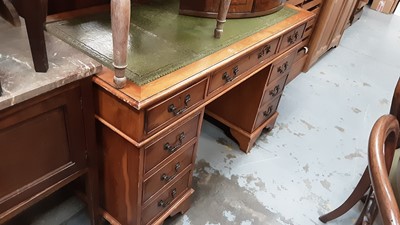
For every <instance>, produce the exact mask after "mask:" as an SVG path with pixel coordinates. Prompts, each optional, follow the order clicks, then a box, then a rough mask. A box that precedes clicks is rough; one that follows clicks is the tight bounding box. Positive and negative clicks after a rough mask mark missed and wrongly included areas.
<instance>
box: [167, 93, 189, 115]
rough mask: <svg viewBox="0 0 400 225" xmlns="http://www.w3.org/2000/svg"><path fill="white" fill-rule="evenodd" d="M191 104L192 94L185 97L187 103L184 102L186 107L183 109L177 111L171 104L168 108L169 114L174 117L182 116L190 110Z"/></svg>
mask: <svg viewBox="0 0 400 225" xmlns="http://www.w3.org/2000/svg"><path fill="white" fill-rule="evenodd" d="M189 102H190V94H187V95H186V96H185V101H184V102H183V103H184V104H185V106H183V108H182V109H177V108H176V107H175V105H174V104H171V105H169V106H168V112H169V113H172V114H174V116H177V115H180V114H182V113H184V112H185V111H186V110H187V109H188V106H189Z"/></svg>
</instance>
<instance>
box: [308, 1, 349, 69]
mask: <svg viewBox="0 0 400 225" xmlns="http://www.w3.org/2000/svg"><path fill="white" fill-rule="evenodd" d="M356 2H357V1H356V0H349V1H341V0H332V1H325V2H324V5H323V7H322V11H321V13H320V15H319V18H318V22H317V25H316V28H315V30H314V33H313V36H312V38H311V40H310V45H309V46H310V47H309V53H308V55H309V56H308V57H307V60H306V62H305V65H304V68H303V70H304V71H305V72H306V71H308V70H309V69H310V67H311V66H312V65H314V63H315V62H316V61H317V60H318V59H319V57H321V56H322V55H323V54H325V53H326V52H327V51H328V50H329V49H331V48H333V47H336V46H337V45H338V44H339V41H340V39H341V37H342V34H343V32H344V29H345V25H346V24H347V21H349V18H350V16H351V13H352V12H353V9H354V7H355V4H356Z"/></svg>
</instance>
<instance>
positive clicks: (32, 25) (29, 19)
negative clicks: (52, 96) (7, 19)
mask: <svg viewBox="0 0 400 225" xmlns="http://www.w3.org/2000/svg"><path fill="white" fill-rule="evenodd" d="M13 3H14V6H15V8H16V9H17V11H18V13H19V14H20V15H21V16H23V17H24V18H25V24H26V30H27V32H28V39H29V45H30V48H31V53H32V59H33V65H34V67H35V71H36V72H47V70H48V68H49V63H48V61H47V52H46V42H45V39H44V23H45V21H46V15H47V1H46V0H32V1H31V2H30V3H29V4H28V3H27V2H25V1H23V0H15V1H13Z"/></svg>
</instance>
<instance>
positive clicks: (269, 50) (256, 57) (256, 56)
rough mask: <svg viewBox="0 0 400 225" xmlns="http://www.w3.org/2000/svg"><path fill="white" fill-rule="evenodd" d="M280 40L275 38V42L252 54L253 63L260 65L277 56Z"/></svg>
mask: <svg viewBox="0 0 400 225" xmlns="http://www.w3.org/2000/svg"><path fill="white" fill-rule="evenodd" d="M278 42H279V38H275V39H274V40H272V41H270V42H268V43H267V44H265V45H263V46H262V47H261V48H259V49H257V50H256V51H254V52H253V53H251V59H252V61H255V63H254V64H257V63H260V62H262V61H263V60H266V59H268V58H270V57H271V56H273V55H275V54H276V50H277V49H278Z"/></svg>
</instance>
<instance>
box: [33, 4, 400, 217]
mask: <svg viewBox="0 0 400 225" xmlns="http://www.w3.org/2000/svg"><path fill="white" fill-rule="evenodd" d="M399 59H400V17H398V16H393V15H385V14H381V13H378V12H375V11H372V10H369V9H366V10H365V11H364V14H363V15H362V17H361V19H360V20H359V21H358V22H356V23H355V24H354V25H353V26H351V27H350V28H348V29H347V30H346V31H345V34H344V37H343V39H342V41H341V44H340V46H338V47H337V48H336V49H333V50H331V51H330V52H329V53H328V54H326V55H325V56H324V57H323V58H322V59H321V60H320V61H319V62H318V63H317V64H316V65H315V66H314V67H313V68H312V69H311V70H310V71H309V72H308V73H306V74H302V75H300V76H299V77H298V78H296V79H295V80H294V81H292V83H290V84H289V85H288V86H287V87H286V89H285V90H284V95H283V97H282V100H281V103H280V105H279V108H278V111H279V112H280V115H279V117H278V120H277V123H276V127H275V128H274V129H273V130H272V132H270V133H269V134H263V135H262V136H261V137H260V138H259V140H258V141H257V142H256V145H255V147H254V148H253V149H252V151H251V153H250V154H248V155H245V154H244V153H242V152H241V151H239V150H238V146H237V145H236V144H235V143H234V142H233V141H232V140H230V139H228V138H227V137H226V136H225V135H224V133H223V132H222V131H221V130H219V129H217V128H216V127H215V126H214V125H212V124H211V123H209V122H204V124H203V129H202V134H201V138H200V144H199V149H198V157H197V165H196V171H195V178H194V189H195V190H196V192H195V196H194V202H193V204H192V207H191V208H190V210H189V211H188V212H187V213H186V214H185V215H178V216H175V217H174V218H170V219H168V221H166V223H165V224H169V225H175V224H178V225H180V224H192V225H202V224H241V225H247V224H268V225H282V224H285V225H289V224H290V225H309V224H322V223H321V222H320V221H319V220H318V217H319V216H320V215H322V214H324V213H326V212H328V211H330V210H332V209H334V208H335V207H337V206H338V205H339V204H341V203H342V201H343V200H344V199H345V198H347V196H348V194H349V193H350V192H351V191H352V190H353V188H354V186H355V185H356V183H357V182H358V180H359V178H360V176H361V173H362V172H363V170H364V168H365V166H366V164H367V148H366V147H367V140H368V136H369V131H370V129H371V127H372V124H373V123H374V121H375V120H376V119H377V118H378V117H379V116H381V115H383V114H385V113H388V112H389V106H390V102H391V98H392V93H393V90H394V86H395V84H396V82H397V79H398V77H399V76H400V64H399V61H398V60H399ZM68 201H69V202H68ZM63 205H64V203H63ZM65 205H66V206H65V209H64V210H62V211H63V212H64V213H65V214H67V213H70V212H71V211H74V210H71V209H69V208H68V207H72V208H73V207H75V209H76V210H75V213H72V214H71V215H70V217H69V219H67V220H66V221H67V222H62V223H55V222H54V223H53V222H51V223H49V222H46V218H47V220H50V219H51V218H54V216H55V215H54V213H48V214H53V216H51V215H47V217H46V218H45V219H43V218H44V217H41V218H42V219H41V221H42V223H40V222H37V221H40V219H36V220H35V221H36V222H35V223H34V224H35V225H37V224H68V225H72V224H79V225H82V224H88V221H87V218H85V214H84V213H82V211H81V210H80V209H81V208H82V206H79V204H78V203H76V202H75V200H74V199H69V200H68V199H67V200H66V203H65ZM78 206H79V207H80V208H79V207H78ZM67 208H68V209H67ZM360 208H361V205H356V206H355V207H354V208H353V209H352V210H351V211H350V212H349V213H347V214H345V215H344V216H342V217H340V218H339V219H337V220H334V221H332V222H330V223H328V224H332V225H333V224H336V225H339V224H341V225H342V224H352V223H354V221H355V219H356V218H357V216H358V213H359V211H360ZM78 209H79V210H78ZM68 215H69V214H68ZM72 215H74V216H72ZM43 221H44V223H43ZM52 221H55V220H52ZM376 224H381V223H380V221H377V223H376Z"/></svg>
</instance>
